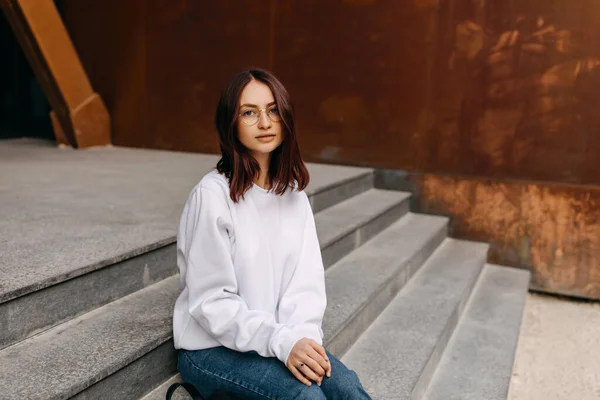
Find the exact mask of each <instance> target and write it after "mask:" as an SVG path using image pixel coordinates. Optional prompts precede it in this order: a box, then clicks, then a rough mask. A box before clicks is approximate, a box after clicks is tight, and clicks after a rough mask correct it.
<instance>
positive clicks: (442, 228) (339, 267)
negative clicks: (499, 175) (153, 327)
mask: <svg viewBox="0 0 600 400" xmlns="http://www.w3.org/2000/svg"><path fill="white" fill-rule="evenodd" d="M447 222H448V220H447V219H446V218H443V217H434V216H428V215H418V214H410V213H409V214H407V215H406V216H405V217H403V218H402V219H401V220H399V221H397V222H396V223H394V224H392V225H391V226H390V227H388V228H387V229H385V230H384V231H382V232H381V233H379V234H378V235H376V236H375V237H374V238H373V239H371V240H370V241H368V242H367V243H365V244H363V245H362V246H360V247H359V248H358V249H356V250H354V251H353V252H352V253H350V254H349V255H347V256H346V257H344V258H342V259H341V260H340V261H338V262H337V263H336V264H335V265H334V266H333V267H331V268H329V269H328V270H327V271H326V272H325V283H326V286H327V309H326V311H325V317H324V320H323V332H324V334H325V346H326V347H327V349H328V350H329V351H330V352H331V353H333V354H334V355H336V356H337V357H340V356H341V355H342V354H343V353H344V351H345V350H346V349H347V348H348V347H349V346H350V345H352V343H354V341H355V340H356V339H357V338H358V337H359V336H360V335H361V334H362V333H363V332H364V331H365V329H367V327H368V326H369V324H370V323H371V322H372V321H373V320H374V319H375V318H376V317H377V315H379V313H380V312H381V310H383V309H384V308H385V306H386V305H387V304H388V302H389V301H390V300H391V299H392V298H393V297H394V296H395V295H396V293H397V292H398V291H399V290H400V289H401V288H402V286H403V285H404V284H405V283H406V282H407V281H408V280H409V279H410V277H411V276H412V275H413V274H414V273H415V271H416V270H417V269H418V268H419V267H420V266H421V265H422V263H423V262H424V261H425V260H426V259H427V258H428V257H429V256H430V255H431V253H432V252H433V251H434V250H435V248H436V247H437V246H438V245H439V244H440V243H441V242H442V241H443V240H444V238H445V237H446V229H447ZM176 379H178V375H176V376H175V377H173V378H171V380H170V381H173V382H174V381H175V380H176ZM168 387H169V384H167V383H165V384H163V385H161V386H160V387H159V388H158V389H156V390H155V391H154V392H153V393H152V394H149V395H148V397H144V400H150V399H160V398H164V395H165V393H166V390H167V388H168ZM182 397H183V396H182Z"/></svg>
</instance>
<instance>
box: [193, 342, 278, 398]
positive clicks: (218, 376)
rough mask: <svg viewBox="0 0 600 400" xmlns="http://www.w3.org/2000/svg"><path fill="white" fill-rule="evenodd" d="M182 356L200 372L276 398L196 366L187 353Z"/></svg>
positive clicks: (266, 396)
mask: <svg viewBox="0 0 600 400" xmlns="http://www.w3.org/2000/svg"><path fill="white" fill-rule="evenodd" d="M183 356H184V357H185V358H186V359H187V360H188V362H189V363H190V364H191V365H192V367H194V368H195V369H197V370H200V371H202V372H204V373H206V374H209V375H214V376H216V377H217V378H219V379H223V380H225V381H227V382H230V383H232V384H234V385H236V386H240V387H242V388H244V389H246V390H249V391H251V392H253V393H256V394H257V395H259V396H262V397H264V398H265V399H269V400H277V399H276V398H273V397H271V396H268V395H266V394H262V393H260V392H258V391H256V390H255V389H253V388H250V387H247V386H245V385H242V384H241V383H237V382H234V381H233V380H231V379H229V378H226V377H224V376H221V375H219V374H216V373H214V372H212V371H209V370H206V369H204V368H202V367H199V366H197V365H196V364H195V363H194V362H193V361H192V359H191V358H190V357H189V356H188V355H187V354H185V353H184V354H183Z"/></svg>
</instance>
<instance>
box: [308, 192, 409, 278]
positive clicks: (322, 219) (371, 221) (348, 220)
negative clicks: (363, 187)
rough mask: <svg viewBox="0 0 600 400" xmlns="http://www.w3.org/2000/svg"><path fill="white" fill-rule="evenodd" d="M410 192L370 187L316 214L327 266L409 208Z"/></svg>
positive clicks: (322, 250)
mask: <svg viewBox="0 0 600 400" xmlns="http://www.w3.org/2000/svg"><path fill="white" fill-rule="evenodd" d="M409 199H410V194H409V193H405V192H395V191H390V190H379V189H370V190H368V191H366V192H363V193H361V194H359V195H357V196H354V197H352V198H350V199H348V200H346V201H343V202H341V203H339V204H336V205H335V206H332V207H330V208H328V209H326V210H323V211H321V212H319V213H317V214H316V215H315V224H316V227H317V233H318V236H319V241H320V243H321V253H322V256H323V264H324V265H325V268H328V267H329V266H331V265H333V264H334V263H335V262H337V261H338V260H339V259H341V258H342V257H344V256H345V255H346V254H349V253H350V252H351V251H352V250H354V249H356V248H358V247H359V246H361V245H362V244H363V243H365V242H366V241H368V240H369V239H371V238H372V237H373V236H375V235H376V234H377V233H379V232H381V231H382V230H383V229H385V228H386V227H388V226H389V225H391V224H392V223H394V222H395V221H397V220H398V219H400V218H401V217H402V216H403V215H405V214H406V213H407V212H408V209H409Z"/></svg>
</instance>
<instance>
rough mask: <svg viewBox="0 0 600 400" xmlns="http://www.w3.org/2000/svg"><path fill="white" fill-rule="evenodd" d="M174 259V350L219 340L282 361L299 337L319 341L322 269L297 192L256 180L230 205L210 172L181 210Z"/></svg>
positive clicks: (306, 208)
mask: <svg viewBox="0 0 600 400" xmlns="http://www.w3.org/2000/svg"><path fill="white" fill-rule="evenodd" d="M177 264H178V267H179V272H180V288H181V290H182V292H181V294H180V296H179V298H178V299H177V302H176V303H175V310H174V314H173V337H174V342H175V348H177V349H187V350H200V349H206V348H211V347H216V346H221V345H222V346H225V347H228V348H230V349H233V350H237V351H240V352H246V351H251V350H254V351H256V352H257V353H258V354H260V355H261V356H263V357H277V358H278V359H279V360H281V361H282V362H284V363H285V362H286V361H287V358H288V355H289V353H290V351H291V349H292V347H293V346H294V344H295V343H296V342H297V341H298V340H300V339H301V338H303V337H307V338H311V339H314V340H315V341H316V342H318V343H319V344H322V343H323V331H322V329H321V324H322V321H323V314H324V313H325V306H326V296H325V275H324V268H323V261H322V259H321V250H320V247H319V241H318V239H317V232H316V228H315V221H314V217H313V213H312V209H311V207H310V203H309V201H308V197H307V196H306V193H304V192H303V191H300V192H299V191H296V190H293V191H292V190H287V191H286V192H285V194H284V195H283V196H279V195H276V194H274V193H272V192H269V191H267V190H265V189H263V188H261V187H260V186H257V185H254V186H253V187H252V188H251V189H250V190H249V191H248V192H246V194H245V197H244V199H241V200H240V201H239V202H238V203H237V204H235V203H233V201H231V199H230V197H229V185H228V182H227V179H226V178H225V177H224V176H222V175H220V174H219V173H218V172H217V171H212V172H210V173H208V174H207V175H206V176H204V178H202V180H201V181H200V183H199V184H198V185H197V186H196V187H195V188H194V189H193V190H192V192H191V194H190V196H189V198H188V200H187V202H186V204H185V207H184V210H183V213H182V215H181V222H180V227H179V233H178V237H177Z"/></svg>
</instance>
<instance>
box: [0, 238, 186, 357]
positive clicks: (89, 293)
mask: <svg viewBox="0 0 600 400" xmlns="http://www.w3.org/2000/svg"><path fill="white" fill-rule="evenodd" d="M175 260H176V248H175V244H170V245H168V246H164V247H161V248H159V249H156V250H152V251H150V252H148V253H144V254H142V255H139V256H137V257H133V258H130V259H127V260H125V261H121V262H118V263H116V264H113V265H111V266H108V267H105V268H101V269H98V270H95V271H93V272H90V273H87V274H85V275H81V276H78V277H76V278H73V279H71V280H68V281H65V282H62V283H59V284H57V285H54V286H50V287H47V288H45V289H43V290H39V291H36V292H33V293H31V294H29V295H26V296H22V297H18V298H16V299H14V300H11V301H9V302H6V303H2V304H0V321H7V323H5V324H2V325H0V349H2V348H5V347H7V346H9V345H11V344H13V343H16V342H19V341H21V340H24V339H26V338H28V337H30V336H33V335H35V334H37V333H39V332H41V331H44V330H46V329H49V328H51V327H53V326H56V325H58V324H60V323H62V322H65V321H67V320H70V319H72V318H74V317H76V316H78V315H81V314H84V313H86V312H88V311H91V310H93V309H95V308H97V307H100V306H103V305H105V304H108V303H110V302H111V301H114V300H116V299H119V298H121V297H124V296H127V295H129V294H131V293H133V292H135V291H137V290H140V289H143V288H145V287H147V286H149V285H151V284H153V283H156V282H158V281H160V280H162V279H165V278H167V277H169V276H172V275H174V274H175V273H177V265H176V263H175Z"/></svg>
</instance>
